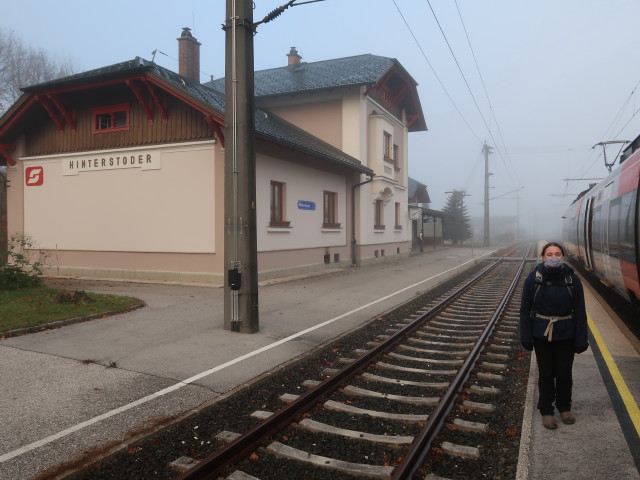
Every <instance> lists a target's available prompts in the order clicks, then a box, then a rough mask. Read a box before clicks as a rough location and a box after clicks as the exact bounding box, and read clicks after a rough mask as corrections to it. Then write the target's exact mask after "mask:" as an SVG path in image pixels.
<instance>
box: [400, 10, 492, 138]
mask: <svg viewBox="0 0 640 480" xmlns="http://www.w3.org/2000/svg"><path fill="white" fill-rule="evenodd" d="M393 4H394V5H395V7H396V9H397V10H398V13H399V14H400V17H401V18H402V21H403V22H404V24H405V26H406V27H407V30H409V33H410V34H411V36H412V37H413V40H414V41H415V42H416V45H417V46H418V49H419V50H420V53H422V56H423V57H424V59H425V60H426V62H427V65H429V68H430V69H431V72H432V73H433V75H434V76H435V77H436V79H437V80H438V83H439V84H440V86H441V87H442V89H443V90H444V93H445V94H446V95H447V97H448V98H449V101H450V102H451V104H452V105H453V107H454V108H455V110H456V112H458V115H460V118H462V121H463V122H464V124H465V125H466V126H467V128H468V129H469V131H470V132H471V133H472V134H473V136H474V137H476V139H477V140H478V142H480V143H481V142H482V140H481V139H480V137H479V136H478V134H477V133H476V132H475V131H474V130H473V128H471V125H470V124H469V122H468V121H467V119H466V118H465V116H464V115H463V114H462V112H461V111H460V109H459V108H458V106H457V105H456V102H454V101H453V98H452V97H451V94H449V91H448V90H447V87H445V86H444V83H443V82H442V80H441V79H440V77H439V76H438V74H437V73H436V70H435V68H433V65H432V64H431V62H430V61H429V58H428V57H427V54H426V53H425V51H424V50H423V48H422V46H421V45H420V42H419V41H418V39H417V38H416V36H415V34H414V33H413V30H412V29H411V27H410V26H409V23H408V22H407V20H406V18H405V17H404V15H403V13H402V11H401V10H400V7H398V4H397V3H396V0H393Z"/></svg>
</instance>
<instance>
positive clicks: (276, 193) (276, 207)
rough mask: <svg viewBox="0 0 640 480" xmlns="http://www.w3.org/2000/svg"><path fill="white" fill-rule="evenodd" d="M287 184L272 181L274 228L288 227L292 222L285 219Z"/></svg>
mask: <svg viewBox="0 0 640 480" xmlns="http://www.w3.org/2000/svg"><path fill="white" fill-rule="evenodd" d="M284 193H285V184H284V183H282V182H274V181H271V219H270V222H269V225H271V226H272V227H288V226H289V224H290V223H291V222H288V221H286V220H285V219H284V199H285V196H284Z"/></svg>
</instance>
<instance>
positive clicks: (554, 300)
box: [520, 264, 589, 353]
mask: <svg viewBox="0 0 640 480" xmlns="http://www.w3.org/2000/svg"><path fill="white" fill-rule="evenodd" d="M536 271H539V272H540V273H541V274H542V283H541V284H540V285H539V286H538V285H536ZM567 276H570V277H571V282H572V286H571V287H567V286H566V280H565V278H566V277H567ZM536 290H537V292H536ZM538 315H544V316H548V317H549V316H554V317H563V316H566V315H572V317H571V318H569V319H566V320H558V321H556V322H555V323H554V325H553V336H552V338H551V341H553V342H555V341H559V340H570V339H573V341H574V351H575V352H576V353H581V352H584V351H585V350H586V349H587V348H588V346H589V340H588V337H587V314H586V311H585V306H584V290H583V289H582V283H581V282H580V279H579V278H578V276H577V275H576V274H575V273H574V271H573V269H572V268H571V267H569V266H568V265H566V264H563V265H562V266H561V267H559V268H547V267H545V266H544V264H540V265H538V266H537V267H536V268H535V270H534V271H532V272H531V273H530V274H529V276H528V277H527V278H526V280H525V282H524V287H523V290H522V301H521V304H520V342H521V343H522V346H523V347H524V348H526V349H527V350H531V349H533V339H534V338H539V339H542V340H547V337H546V336H545V330H546V328H547V326H548V325H549V320H547V319H543V318H540V317H538Z"/></svg>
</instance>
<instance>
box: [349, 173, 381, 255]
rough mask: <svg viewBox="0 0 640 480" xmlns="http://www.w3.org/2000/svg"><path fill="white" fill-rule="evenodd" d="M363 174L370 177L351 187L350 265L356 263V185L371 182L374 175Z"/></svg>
mask: <svg viewBox="0 0 640 480" xmlns="http://www.w3.org/2000/svg"><path fill="white" fill-rule="evenodd" d="M365 175H371V178H369V180H365V181H364V182H361V183H357V184H355V185H354V186H353V187H351V265H356V187H359V186H361V185H364V184H365V183H369V182H371V181H372V180H373V177H375V176H376V174H375V173H371V174H369V173H365Z"/></svg>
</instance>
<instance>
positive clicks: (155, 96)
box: [140, 77, 169, 123]
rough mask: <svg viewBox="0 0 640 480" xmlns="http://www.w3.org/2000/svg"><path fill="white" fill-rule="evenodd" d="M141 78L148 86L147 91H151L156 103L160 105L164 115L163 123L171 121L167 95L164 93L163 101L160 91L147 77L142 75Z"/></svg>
mask: <svg viewBox="0 0 640 480" xmlns="http://www.w3.org/2000/svg"><path fill="white" fill-rule="evenodd" d="M140 80H141V81H142V83H143V84H144V85H145V86H146V88H147V92H149V95H151V98H152V99H153V101H154V103H155V105H156V106H157V107H158V110H159V111H160V116H161V117H162V123H169V117H168V116H167V96H166V95H164V97H163V101H162V102H161V101H160V98H158V93H157V92H156V90H155V88H153V85H151V84H150V83H149V82H148V80H147V77H142V78H141V79H140Z"/></svg>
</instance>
